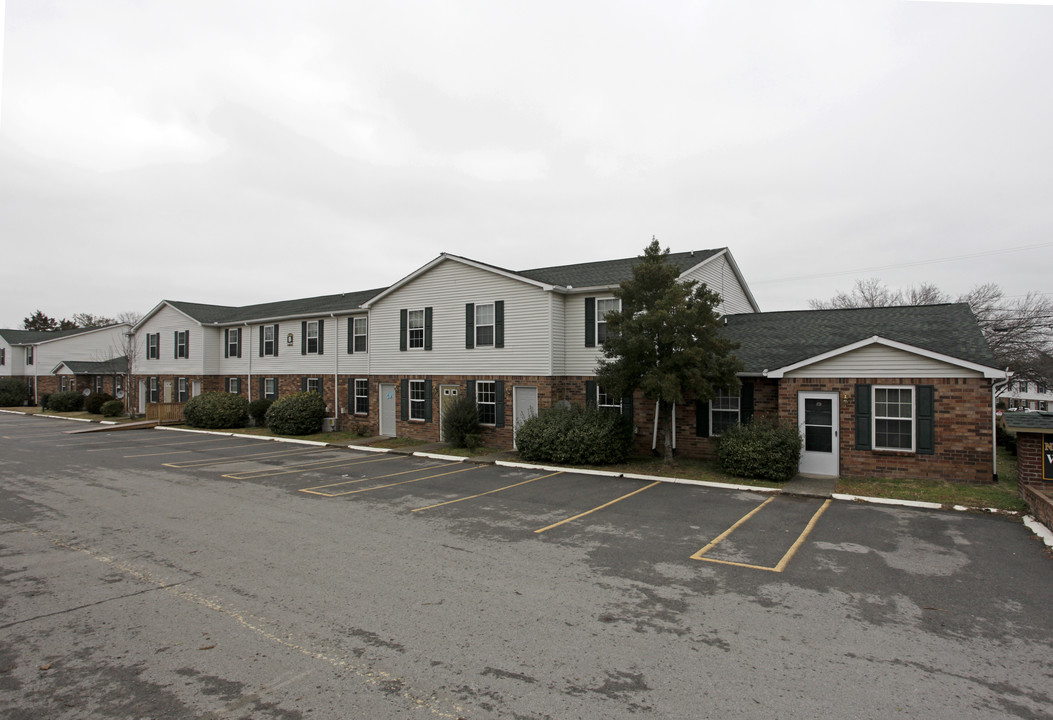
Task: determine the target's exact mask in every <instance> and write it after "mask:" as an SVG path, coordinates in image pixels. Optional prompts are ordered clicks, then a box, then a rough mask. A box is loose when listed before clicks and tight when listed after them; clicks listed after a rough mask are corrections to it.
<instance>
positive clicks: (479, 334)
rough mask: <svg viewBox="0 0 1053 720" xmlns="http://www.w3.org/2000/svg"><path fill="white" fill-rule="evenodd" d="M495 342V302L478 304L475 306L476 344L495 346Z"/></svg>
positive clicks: (478, 345) (477, 345)
mask: <svg viewBox="0 0 1053 720" xmlns="http://www.w3.org/2000/svg"><path fill="white" fill-rule="evenodd" d="M493 344H494V304H493V303H487V304H477V305H476V306H475V346H476V347H493Z"/></svg>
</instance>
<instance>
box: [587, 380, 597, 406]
mask: <svg viewBox="0 0 1053 720" xmlns="http://www.w3.org/2000/svg"><path fill="white" fill-rule="evenodd" d="M585 407H590V408H592V407H596V381H595V380H586V381H585Z"/></svg>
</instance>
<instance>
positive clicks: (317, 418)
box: [266, 392, 325, 435]
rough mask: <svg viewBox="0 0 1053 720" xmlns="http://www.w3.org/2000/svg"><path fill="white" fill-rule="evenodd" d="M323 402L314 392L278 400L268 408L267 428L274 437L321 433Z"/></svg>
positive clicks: (287, 396)
mask: <svg viewBox="0 0 1053 720" xmlns="http://www.w3.org/2000/svg"><path fill="white" fill-rule="evenodd" d="M324 418H325V400H323V399H322V396H321V395H319V394H318V393H316V392H307V393H297V394H296V395H286V396H285V397H281V398H278V399H277V400H275V401H274V403H273V404H272V405H271V406H270V408H268V410H267V415H266V420H267V427H268V428H270V430H271V432H272V433H274V434H276V435H310V434H312V433H317V432H321V431H322V420H323V419H324Z"/></svg>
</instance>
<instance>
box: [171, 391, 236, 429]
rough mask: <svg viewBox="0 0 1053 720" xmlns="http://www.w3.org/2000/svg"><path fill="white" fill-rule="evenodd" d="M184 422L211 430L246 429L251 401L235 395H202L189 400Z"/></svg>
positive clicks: (184, 412)
mask: <svg viewBox="0 0 1053 720" xmlns="http://www.w3.org/2000/svg"><path fill="white" fill-rule="evenodd" d="M183 420H184V421H185V422H186V424H187V425H189V426H190V427H194V428H205V429H210V430H215V429H218V428H240V427H245V423H247V422H248V420H249V401H248V400H246V399H245V398H244V397H243V396H241V395H236V394H234V393H228V392H218V391H212V392H205V393H201V394H200V395H197V396H195V397H192V398H190V399H189V400H187V403H186V405H184V406H183Z"/></svg>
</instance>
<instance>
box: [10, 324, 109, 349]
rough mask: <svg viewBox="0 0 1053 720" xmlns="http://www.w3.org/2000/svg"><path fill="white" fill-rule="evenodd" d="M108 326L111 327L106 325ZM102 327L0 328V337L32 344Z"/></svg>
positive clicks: (17, 342) (13, 342)
mask: <svg viewBox="0 0 1053 720" xmlns="http://www.w3.org/2000/svg"><path fill="white" fill-rule="evenodd" d="M108 327H112V325H111V326H108ZM102 329H103V328H73V329H72V330H0V337H2V338H3V339H4V340H6V341H7V342H8V344H10V345H33V344H35V343H42V342H48V341H49V340H58V339H59V338H64V337H70V336H71V335H81V334H82V333H86V332H91V331H92V330H102Z"/></svg>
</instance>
